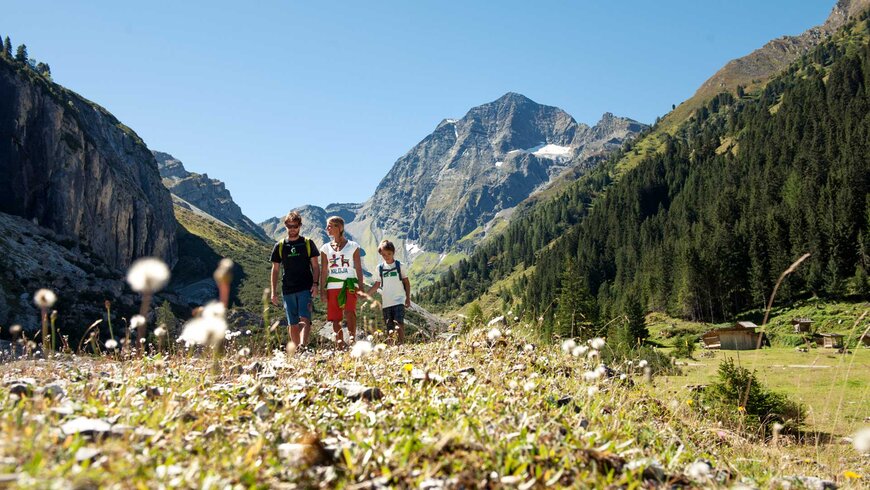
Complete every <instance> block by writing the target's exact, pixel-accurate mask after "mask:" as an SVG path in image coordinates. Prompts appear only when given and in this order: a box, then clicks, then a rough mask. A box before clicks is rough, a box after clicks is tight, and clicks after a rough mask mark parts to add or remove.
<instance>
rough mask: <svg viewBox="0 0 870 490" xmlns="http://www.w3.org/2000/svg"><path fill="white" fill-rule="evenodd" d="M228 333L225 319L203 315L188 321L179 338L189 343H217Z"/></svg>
mask: <svg viewBox="0 0 870 490" xmlns="http://www.w3.org/2000/svg"><path fill="white" fill-rule="evenodd" d="M226 334H227V322H226V321H225V320H224V319H222V318H214V317H205V316H202V317H199V318H194V319H193V320H190V321H189V322H187V323H186V324H185V325H184V330H182V332H181V336H180V337H179V338H180V339H182V340H183V341H184V342H185V343H186V344H187V345H216V344H217V343H218V342H220V340H221V339H223V338H224V336H226Z"/></svg>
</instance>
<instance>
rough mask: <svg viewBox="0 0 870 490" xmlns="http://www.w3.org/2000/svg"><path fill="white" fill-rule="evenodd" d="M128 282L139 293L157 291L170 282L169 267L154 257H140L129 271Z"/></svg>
mask: <svg viewBox="0 0 870 490" xmlns="http://www.w3.org/2000/svg"><path fill="white" fill-rule="evenodd" d="M127 282H128V283H129V284H130V289H132V290H133V291H136V292H137V293H156V292H157V291H160V290H161V289H163V288H164V287H165V286H166V284H167V283H168V282H169V267H167V265H166V263H165V262H163V261H162V260H160V259H157V258H154V257H145V258H142V259H139V260H137V261H136V262H133V265H131V266H130V270H128V271H127Z"/></svg>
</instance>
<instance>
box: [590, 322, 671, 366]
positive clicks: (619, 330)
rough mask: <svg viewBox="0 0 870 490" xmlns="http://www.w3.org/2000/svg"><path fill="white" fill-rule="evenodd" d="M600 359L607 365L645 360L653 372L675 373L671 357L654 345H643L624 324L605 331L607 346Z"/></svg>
mask: <svg viewBox="0 0 870 490" xmlns="http://www.w3.org/2000/svg"><path fill="white" fill-rule="evenodd" d="M601 360H602V362H604V363H605V364H607V365H608V366H610V365H616V364H621V363H623V362H627V361H639V360H646V362H647V365H648V366H649V368H650V369H651V370H652V373H653V374H677V373H678V372H679V370H678V369H677V368H676V367H675V366H674V363H673V361H672V360H671V358H670V357H669V356H668V355H666V354H663V353H662V352H661V351H660V350H658V349H656V348H655V347H652V346H649V345H644V344H643V343H642V342H639V341H638V340H637V339H635V338H634V336H633V335H632V334H631V333H630V332H629V331H628V329H627V328H626V327H625V326H624V325H620V326H612V327H611V328H610V329H609V331H608V333H607V348H606V349H604V350H602V351H601Z"/></svg>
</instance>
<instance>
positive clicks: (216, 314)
mask: <svg viewBox="0 0 870 490" xmlns="http://www.w3.org/2000/svg"><path fill="white" fill-rule="evenodd" d="M226 314H227V309H226V307H225V306H224V304H223V303H221V302H220V301H212V302H211V303H209V304H207V305H205V307H203V309H202V313H200V316H202V317H203V318H226Z"/></svg>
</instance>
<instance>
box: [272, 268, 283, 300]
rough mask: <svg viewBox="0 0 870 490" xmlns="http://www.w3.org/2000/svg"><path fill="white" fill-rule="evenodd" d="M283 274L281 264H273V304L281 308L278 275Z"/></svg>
mask: <svg viewBox="0 0 870 490" xmlns="http://www.w3.org/2000/svg"><path fill="white" fill-rule="evenodd" d="M280 272H281V264H280V263H279V262H272V281H271V282H270V284H271V286H272V304H273V305H275V306H279V304H278V274H279V273H280Z"/></svg>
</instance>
